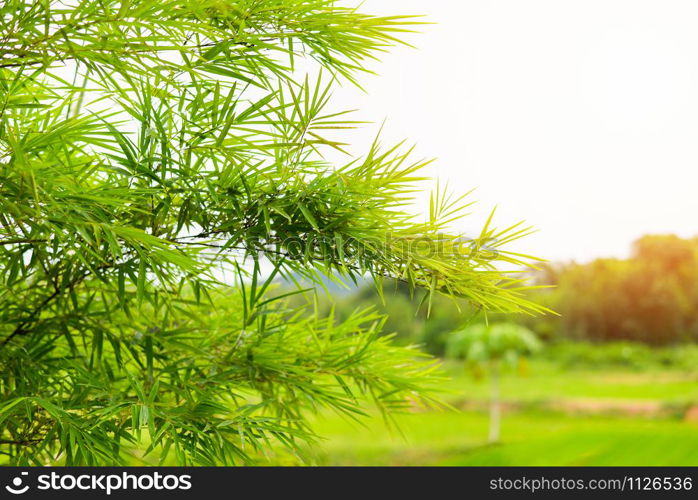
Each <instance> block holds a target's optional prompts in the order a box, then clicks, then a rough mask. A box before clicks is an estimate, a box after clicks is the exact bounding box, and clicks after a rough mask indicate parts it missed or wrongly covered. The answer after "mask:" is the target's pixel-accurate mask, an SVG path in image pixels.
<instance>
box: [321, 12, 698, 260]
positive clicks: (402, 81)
mask: <svg viewBox="0 0 698 500" xmlns="http://www.w3.org/2000/svg"><path fill="white" fill-rule="evenodd" d="M362 10H364V11H368V12H372V13H379V14H425V15H426V16H427V17H428V20H430V21H432V22H435V23H437V24H435V25H430V26H423V27H421V28H420V30H421V31H422V33H423V34H421V35H416V36H412V37H410V41H411V42H412V43H413V44H415V45H417V47H418V48H417V50H414V49H409V48H398V49H395V50H393V51H392V52H391V53H390V54H387V55H385V56H384V57H383V61H382V63H381V64H380V65H376V67H375V69H376V70H377V71H378V72H379V76H378V77H366V78H364V80H363V81H364V83H365V85H364V86H365V88H366V90H367V94H363V93H362V92H361V91H359V90H356V89H353V88H351V87H349V86H346V87H343V88H342V89H340V90H338V91H337V92H335V98H336V99H335V102H334V104H333V107H334V106H339V107H342V108H345V107H346V108H358V109H360V117H361V118H363V119H368V120H371V121H374V122H376V123H378V124H380V122H382V121H383V119H385V118H387V124H386V128H385V135H384V137H385V138H386V140H387V141H397V140H401V139H405V138H406V139H408V140H409V141H411V142H414V143H416V144H417V154H418V156H423V157H437V158H438V162H437V163H436V164H435V165H434V167H433V168H431V169H430V170H429V174H430V175H435V176H439V177H440V178H441V179H443V180H449V181H450V185H451V187H452V188H453V189H455V190H457V191H460V192H463V191H466V190H469V189H471V188H473V187H476V188H477V191H476V192H475V195H474V196H475V198H477V199H478V200H480V202H481V203H479V204H478V209H477V214H476V216H474V217H473V218H472V219H470V221H469V222H468V223H467V224H466V225H465V226H464V227H463V229H464V230H465V231H466V232H467V231H468V230H470V231H473V230H474V229H475V228H477V227H478V225H479V224H480V222H481V221H482V220H483V219H484V217H485V216H486V215H487V212H488V211H489V209H491V208H492V207H493V206H494V205H498V206H499V209H498V213H499V216H498V217H497V219H496V220H497V221H498V222H499V225H500V226H504V225H505V224H510V223H512V222H517V221H519V220H521V219H525V220H526V221H527V222H528V223H530V224H532V225H534V226H536V228H538V229H539V232H538V233H537V234H535V235H533V236H530V237H528V238H527V239H526V240H522V241H520V242H518V243H515V244H514V245H515V246H514V247H511V248H512V249H513V250H517V251H524V252H531V253H534V254H536V255H538V256H541V257H545V258H548V259H552V260H560V259H562V260H567V259H577V260H581V261H586V260H589V259H591V258H594V257H599V256H624V255H626V254H627V252H628V249H629V246H630V243H631V242H632V241H633V240H634V239H635V238H637V237H638V236H640V235H642V234H646V233H669V232H673V233H677V234H679V235H682V236H692V235H695V234H698V220H697V218H696V214H697V213H698V196H697V193H696V191H697V188H698V169H697V168H696V166H697V165H698V29H696V26H697V25H698V2H695V1H689V0H686V1H677V0H664V1H661V2H660V1H657V0H654V1H643V0H631V1H630V0H602V1H599V0H586V1H583V2H582V1H561V0H526V1H522V0H479V1H472V0H432V1H430V2H425V1H424V0H367V1H366V2H365V3H364V6H363V8H362ZM375 131H376V127H371V128H368V129H367V130H365V131H360V132H355V133H354V135H353V136H351V138H352V142H353V143H354V146H355V147H354V148H352V150H353V151H355V152H360V151H362V150H363V149H365V148H366V146H367V143H368V141H369V139H370V138H372V134H373V133H374V132H375Z"/></svg>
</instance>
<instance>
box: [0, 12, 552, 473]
mask: <svg viewBox="0 0 698 500" xmlns="http://www.w3.org/2000/svg"><path fill="white" fill-rule="evenodd" d="M412 22H413V21H412V20H411V19H410V18H401V17H374V16H370V15H365V14H362V13H360V12H358V11H357V10H355V9H353V8H347V7H343V6H341V5H340V4H338V3H336V2H334V1H329V0H80V1H77V0H76V1H50V0H49V1H44V0H6V1H5V2H3V3H2V5H0V39H1V43H0V191H1V194H2V196H0V269H1V270H2V272H1V273H0V306H1V307H0V363H2V369H1V370H0V452H1V453H2V454H3V455H2V456H3V457H5V459H6V460H8V461H9V462H11V463H17V464H26V463H33V464H46V463H66V464H115V463H123V462H132V461H133V460H136V459H137V460H141V459H143V460H146V461H152V460H155V461H157V459H158V457H160V459H161V460H164V461H167V460H174V459H170V458H168V457H176V462H177V463H198V464H221V463H239V462H249V461H253V460H255V459H257V458H258V457H259V456H260V455H263V454H265V453H271V451H272V450H274V449H276V446H277V445H279V444H281V445H285V446H286V447H287V448H288V449H289V450H291V451H292V452H293V453H297V454H299V453H301V450H302V448H303V443H304V442H306V441H308V440H312V437H313V435H312V432H311V430H310V428H309V427H308V423H307V421H306V419H305V414H306V410H317V409H318V408H323V407H324V408H332V409H334V410H336V411H340V412H343V413H346V414H349V415H359V414H361V412H362V410H361V409H360V408H361V406H360V405H361V401H362V400H363V399H365V398H366V397H368V398H369V399H371V400H373V402H374V403H375V404H377V405H378V407H379V408H381V409H382V410H384V411H386V413H389V412H390V411H393V410H398V409H404V408H405V407H406V406H408V405H410V404H413V403H414V402H416V401H422V402H426V403H429V402H431V397H432V396H431V392H430V391H431V389H432V388H433V382H434V380H435V379H434V377H433V374H432V368H431V365H430V364H428V363H427V364H424V363H422V362H420V361H417V358H419V356H418V354H417V353H416V352H415V351H414V350H412V349H406V348H397V347H394V346H392V345H391V343H390V341H389V339H388V338H387V337H380V336H379V335H378V334H379V332H380V327H381V324H382V320H381V319H380V318H379V317H377V316H375V315H374V314H373V313H371V312H369V311H358V312H356V313H355V314H353V315H352V316H351V317H349V318H347V319H344V320H343V321H342V322H336V321H334V320H333V319H332V318H323V317H319V316H318V315H317V314H314V313H313V311H312V310H311V311H308V310H302V309H301V310H298V309H293V310H289V309H288V306H286V305H284V300H283V296H281V297H278V296H275V294H274V292H273V289H274V286H273V284H272V282H273V281H274V280H275V279H277V278H279V277H282V276H285V277H286V278H289V279H293V278H296V277H299V276H300V277H303V278H309V279H311V280H318V279H319V277H320V276H321V275H331V276H342V277H343V278H344V279H358V278H360V277H364V276H371V277H373V278H374V279H375V280H376V283H377V284H378V285H379V286H380V280H381V279H382V278H383V277H391V278H396V279H398V280H401V281H403V282H405V283H406V284H408V286H409V287H410V288H412V289H414V288H415V287H425V288H426V289H428V290H429V291H430V292H440V293H445V294H447V295H450V296H453V297H461V298H465V299H468V300H470V301H471V302H473V303H474V304H476V305H477V306H478V307H482V308H484V309H488V310H500V311H501V310H503V311H536V310H538V309H539V308H538V306H536V305H534V304H532V303H530V302H528V301H526V300H525V299H524V298H523V296H522V288H525V287H524V285H523V284H522V283H520V281H519V280H518V278H516V277H515V276H514V275H510V274H508V273H506V272H502V271H500V270H499V268H498V264H499V263H507V264H520V263H522V262H526V261H528V258H527V257H525V256H519V255H516V254H511V253H507V252H505V251H504V250H503V249H502V248H501V246H502V245H504V244H506V243H508V242H510V241H511V240H512V239H514V238H516V237H518V236H521V235H522V234H524V233H525V232H526V230H521V229H519V228H518V227H514V228H509V229H507V230H504V231H497V230H496V229H494V228H492V227H491V225H490V224H489V223H488V224H487V226H486V227H485V228H484V229H483V231H482V233H481V234H480V235H479V237H478V238H476V239H474V240H468V243H467V245H464V244H463V240H462V238H459V236H458V235H456V234H450V233H449V232H448V227H449V225H450V224H451V223H453V222H454V221H455V220H457V219H458V218H459V217H461V216H462V215H463V212H462V210H463V208H464V206H467V204H465V203H463V201H462V199H460V198H458V199H452V198H450V197H449V196H448V195H447V194H446V193H443V192H439V193H437V194H435V195H434V196H433V198H432V204H431V210H430V215H429V217H428V218H427V219H426V220H425V221H419V220H417V219H415V218H414V217H413V216H411V215H409V214H408V213H407V212H406V211H405V208H404V207H405V206H406V205H407V204H409V203H410V202H411V193H412V192H413V191H414V183H415V182H416V181H418V180H420V177H419V173H418V171H419V169H420V168H421V167H422V166H424V165H425V164H426V162H422V161H416V162H415V161H413V160H411V159H410V155H409V151H405V150H403V149H402V148H401V147H400V146H398V147H394V148H387V149H383V148H382V147H381V146H380V144H379V142H378V141H376V143H375V144H374V145H373V147H372V148H371V149H370V151H368V152H367V153H366V154H365V155H364V156H363V157H361V158H355V159H351V160H348V161H347V162H346V164H344V165H330V164H329V163H328V162H327V161H325V160H324V159H323V156H322V151H323V149H327V148H331V149H335V150H342V148H343V144H341V143H340V142H338V140H337V139H336V138H333V137H331V136H332V134H336V133H337V132H338V131H341V129H344V128H350V127H353V126H354V125H355V124H356V122H355V121H353V120H351V119H350V118H349V117H348V116H347V115H346V113H344V112H332V111H328V110H327V105H328V101H329V98H330V92H331V89H332V86H333V85H334V84H335V83H336V81H337V79H344V80H349V81H351V82H354V83H356V78H357V76H358V75H359V74H360V73H361V71H363V68H364V67H365V65H366V61H367V60H368V59H370V58H374V57H376V55H377V54H378V53H379V52H380V51H382V50H383V49H384V48H385V47H387V46H388V45H390V44H392V43H394V42H396V41H397V40H396V38H395V37H396V36H398V35H399V34H400V33H401V32H403V31H404V30H406V29H408V28H409V27H410V24H411V23H412ZM302 68H303V69H304V70H306V69H307V71H308V72H310V73H311V74H312V76H310V77H306V76H305V75H304V74H302V73H301V69H302ZM320 68H321V71H320ZM425 248H426V251H425ZM150 457H154V458H150Z"/></svg>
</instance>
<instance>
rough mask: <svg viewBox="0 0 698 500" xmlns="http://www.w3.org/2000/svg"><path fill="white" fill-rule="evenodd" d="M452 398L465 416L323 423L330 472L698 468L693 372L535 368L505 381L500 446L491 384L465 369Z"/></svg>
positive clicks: (540, 364) (320, 455)
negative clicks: (490, 435)
mask: <svg viewBox="0 0 698 500" xmlns="http://www.w3.org/2000/svg"><path fill="white" fill-rule="evenodd" d="M447 368H448V369H449V371H450V373H451V374H452V375H453V376H454V377H453V379H452V380H451V381H450V382H449V383H448V384H447V385H448V388H449V389H450V390H452V391H454V392H453V393H451V394H449V395H448V396H447V398H446V399H448V400H449V401H450V402H451V403H452V404H453V405H454V406H456V407H458V408H467V410H464V411H460V410H459V411H431V410H429V411H422V410H415V412H413V413H411V414H408V415H404V416H401V417H399V418H398V422H399V427H400V432H402V434H400V432H398V431H394V430H393V431H391V430H389V429H388V428H387V427H386V426H385V425H384V423H383V422H382V420H381V419H380V418H377V417H376V418H372V419H370V420H369V421H366V422H364V424H365V425H363V426H362V425H358V424H356V423H353V422H348V421H346V420H345V419H343V418H341V417H338V416H333V415H323V416H321V417H318V419H317V423H316V430H317V431H318V433H319V434H320V435H321V436H324V437H326V438H327V439H326V441H324V442H323V443H322V444H321V446H320V447H319V450H318V451H316V452H314V453H315V455H314V459H315V461H316V463H318V464H323V465H698V421H695V420H694V419H687V418H686V415H687V413H688V410H689V408H690V407H691V406H692V405H693V404H698V378H696V374H695V373H694V372H690V371H686V370H672V369H664V370H662V369H658V368H654V369H651V370H649V371H646V372H638V371H636V370H622V369H617V368H616V369H604V370H603V371H598V370H590V369H580V370H575V369H562V368H561V367H557V366H555V365H554V364H553V363H551V362H549V361H537V362H533V363H531V366H530V369H529V371H528V375H527V376H525V377H522V376H520V375H517V374H515V373H509V374H508V375H507V376H506V377H505V378H504V380H503V385H502V396H503V399H504V400H505V401H506V405H505V407H506V411H505V416H504V419H503V427H502V441H501V443H499V444H496V445H490V444H487V442H486V438H487V425H488V417H487V413H486V400H487V394H488V386H487V383H486V381H480V382H477V381H474V380H473V378H472V377H471V376H469V374H467V373H466V372H465V371H464V370H463V369H462V368H461V367H458V366H449V367H447Z"/></svg>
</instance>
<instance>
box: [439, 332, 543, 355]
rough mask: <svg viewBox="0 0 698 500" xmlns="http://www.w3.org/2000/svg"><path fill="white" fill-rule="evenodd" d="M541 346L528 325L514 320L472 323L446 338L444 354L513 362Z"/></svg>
mask: <svg viewBox="0 0 698 500" xmlns="http://www.w3.org/2000/svg"><path fill="white" fill-rule="evenodd" d="M540 348H541V343H540V341H539V340H538V339H537V338H536V336H535V334H534V333H533V332H532V331H531V330H529V329H528V328H526V327H524V326H521V325H517V324H515V323H496V324H492V325H485V324H482V323H480V324H476V325H471V326H469V327H467V328H465V329H463V330H460V331H458V332H454V333H453V334H451V335H450V336H449V338H448V342H447V344H446V355H447V356H448V357H449V358H453V359H465V360H466V361H470V362H474V363H485V362H490V361H505V362H511V363H515V362H517V361H518V360H519V358H520V357H522V356H527V355H529V354H532V353H534V352H536V351H538V350H540Z"/></svg>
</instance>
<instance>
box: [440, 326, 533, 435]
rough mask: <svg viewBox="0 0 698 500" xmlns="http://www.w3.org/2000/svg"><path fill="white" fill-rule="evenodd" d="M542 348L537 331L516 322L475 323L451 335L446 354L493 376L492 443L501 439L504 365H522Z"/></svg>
mask: <svg viewBox="0 0 698 500" xmlns="http://www.w3.org/2000/svg"><path fill="white" fill-rule="evenodd" d="M540 348H541V343H540V342H539V341H538V339H537V338H536V336H535V334H534V333H533V332H531V331H530V330H529V329H528V328H525V327H523V326H521V325H517V324H515V323H496V324H491V325H486V324H475V325H471V326H469V327H467V328H465V329H463V330H460V331H457V332H454V333H452V334H451V335H449V336H448V340H447V342H446V356H447V357H449V358H451V359H460V360H465V361H466V363H468V364H470V365H474V366H475V367H477V368H482V369H484V371H485V372H486V373H487V376H488V377H489V379H490V386H491V391H490V429H489V438H488V439H489V442H490V443H496V442H498V441H499V437H500V429H501V418H502V408H501V406H502V402H501V388H500V376H501V370H502V368H503V367H504V365H510V366H512V367H515V368H516V367H519V368H522V363H523V362H524V360H525V357H526V356H529V355H531V354H533V353H535V352H537V351H538V350H540Z"/></svg>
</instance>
